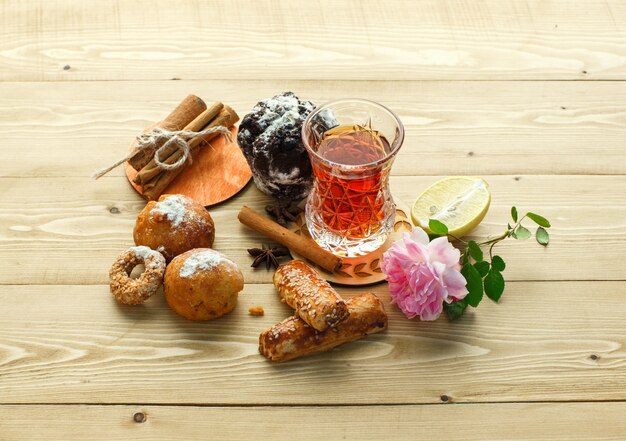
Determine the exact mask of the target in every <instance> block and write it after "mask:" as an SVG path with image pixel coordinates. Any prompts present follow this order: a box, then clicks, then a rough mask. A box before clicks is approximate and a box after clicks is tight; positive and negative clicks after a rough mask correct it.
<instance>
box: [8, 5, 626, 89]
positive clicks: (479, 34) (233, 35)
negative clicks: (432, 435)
mask: <svg viewBox="0 0 626 441" xmlns="http://www.w3.org/2000/svg"><path fill="white" fill-rule="evenodd" d="M269 11H271V14H270V13H269ZM625 20H626V4H624V2H620V1H609V2H605V1H600V0H590V1H586V2H570V1H567V0H550V1H545V0H531V1H523V2H522V1H518V0H507V1H501V0H490V1H484V2H480V3H479V4H477V3H475V2H468V1H455V0H446V1H440V0H427V1H421V2H420V3H419V4H418V5H416V4H415V3H414V2H412V1H410V0H404V1H394V2H393V3H392V4H390V3H389V2H383V1H377V0H365V1H360V2H356V3H355V2H349V1H343V2H337V1H332V0H324V1H321V2H308V1H305V0H299V1H293V0H281V1H274V0H262V1H256V2H244V3H242V2H233V1H227V0H219V1H212V2H198V1H193V0H185V1H179V2H177V3H176V6H175V7H172V5H171V3H170V2H168V1H167V0H153V1H149V2H147V1H136V2H126V1H121V0H110V1H107V2H106V3H105V4H104V5H102V3H101V2H95V1H82V0H63V1H54V2H38V3H34V2H19V1H10V2H3V4H2V9H1V12H0V42H1V43H0V65H2V66H3V68H2V70H0V80H5V81H6V80H18V81H41V80H96V79H102V80H128V79H171V78H183V79H233V78H236V79H257V78H258V79H261V78H262V79H268V78H271V79H277V78H278V79H284V78H300V79H333V80H335V79H376V80H377V79H381V78H384V79H387V80H392V79H395V80H415V79H470V78H472V79H480V80H483V79H508V80H510V79H547V78H550V79H588V78H589V79H624V78H626V62H625V60H626V46H625V45H624V38H625V37H626V31H625V29H624V26H623V23H624V21H625Z"/></svg>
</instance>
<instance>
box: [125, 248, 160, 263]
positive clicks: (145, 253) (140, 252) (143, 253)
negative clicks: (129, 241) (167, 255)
mask: <svg viewBox="0 0 626 441" xmlns="http://www.w3.org/2000/svg"><path fill="white" fill-rule="evenodd" d="M128 251H131V252H133V253H134V254H135V256H137V257H139V258H140V259H143V260H146V259H147V258H148V257H150V256H152V255H154V254H157V252H156V251H154V250H153V249H151V248H148V247H147V246H145V245H139V246H137V247H131V248H129V249H128Z"/></svg>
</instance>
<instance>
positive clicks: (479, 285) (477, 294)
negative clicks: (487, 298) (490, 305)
mask: <svg viewBox="0 0 626 441" xmlns="http://www.w3.org/2000/svg"><path fill="white" fill-rule="evenodd" d="M461 274H463V277H465V281H466V282H467V283H466V285H465V286H466V287H467V291H468V294H467V296H465V301H466V302H467V304H468V305H471V306H473V307H474V308H476V307H477V306H478V304H479V303H480V301H481V300H482V299H483V278H482V277H481V276H480V273H479V272H478V270H477V269H476V268H474V267H473V266H472V265H470V264H467V265H465V266H464V267H463V269H461Z"/></svg>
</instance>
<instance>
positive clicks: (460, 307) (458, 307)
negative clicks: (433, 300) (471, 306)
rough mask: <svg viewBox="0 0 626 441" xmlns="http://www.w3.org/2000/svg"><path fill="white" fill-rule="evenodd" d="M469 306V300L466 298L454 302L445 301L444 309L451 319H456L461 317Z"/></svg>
mask: <svg viewBox="0 0 626 441" xmlns="http://www.w3.org/2000/svg"><path fill="white" fill-rule="evenodd" d="M465 308H467V302H466V301H465V300H459V301H458V302H454V303H447V302H443V309H445V311H446V313H447V314H448V318H449V319H450V320H456V319H458V318H460V317H461V316H462V315H463V313H464V312H465Z"/></svg>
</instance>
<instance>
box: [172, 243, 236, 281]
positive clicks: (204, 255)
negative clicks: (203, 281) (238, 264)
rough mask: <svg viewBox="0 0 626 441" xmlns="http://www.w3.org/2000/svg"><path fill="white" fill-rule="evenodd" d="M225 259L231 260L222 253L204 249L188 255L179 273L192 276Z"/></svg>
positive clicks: (181, 275) (182, 275) (183, 275)
mask: <svg viewBox="0 0 626 441" xmlns="http://www.w3.org/2000/svg"><path fill="white" fill-rule="evenodd" d="M225 261H230V260H229V259H228V258H227V257H226V256H224V255H223V254H222V253H219V252H217V251H215V250H210V249H207V250H203V251H200V252H197V253H194V254H192V255H191V256H190V257H188V258H187V260H185V263H184V264H183V266H182V267H181V268H180V271H179V273H178V274H179V275H180V277H191V276H193V275H194V274H195V273H196V272H197V271H198V270H208V269H211V268H213V267H215V266H217V265H218V264H220V263H221V262H225Z"/></svg>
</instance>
